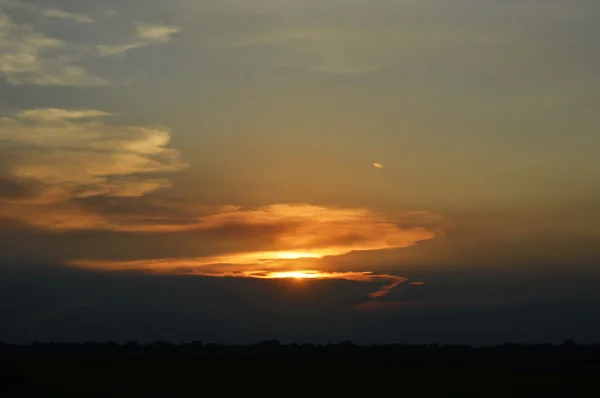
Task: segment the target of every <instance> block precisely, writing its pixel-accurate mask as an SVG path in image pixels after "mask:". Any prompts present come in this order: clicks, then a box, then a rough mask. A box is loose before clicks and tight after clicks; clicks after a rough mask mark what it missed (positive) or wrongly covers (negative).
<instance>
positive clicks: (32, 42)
mask: <svg viewBox="0 0 600 398" xmlns="http://www.w3.org/2000/svg"><path fill="white" fill-rule="evenodd" d="M78 57H79V56H78V50H77V49H74V48H72V47H71V46H70V45H69V43H67V42H65V41H63V40H59V39H56V38H51V37H47V36H46V35H44V34H43V33H42V32H39V31H37V30H35V29H34V28H33V27H32V26H29V25H25V24H17V23H15V22H14V21H13V20H12V19H11V17H10V16H9V15H8V14H7V13H6V12H4V11H3V9H2V3H0V75H4V77H5V78H6V80H7V81H8V82H9V83H11V84H15V85H18V84H37V85H43V86H55V85H60V86H75V87H89V86H98V85H105V84H107V82H106V81H105V80H104V79H102V78H100V77H97V76H94V75H92V74H91V73H89V72H88V71H87V70H85V69H84V68H83V67H81V66H79V65H77V63H76V62H77V61H78Z"/></svg>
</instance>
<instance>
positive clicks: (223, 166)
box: [0, 0, 600, 344]
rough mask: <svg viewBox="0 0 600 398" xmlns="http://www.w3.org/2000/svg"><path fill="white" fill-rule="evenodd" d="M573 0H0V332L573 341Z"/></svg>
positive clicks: (578, 332)
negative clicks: (450, 0)
mask: <svg viewBox="0 0 600 398" xmlns="http://www.w3.org/2000/svg"><path fill="white" fill-rule="evenodd" d="M599 18H600V3H598V2H597V1H593V0H578V1H565V0H547V1H543V2H542V1H539V0H537V1H536V0H521V1H487V0H456V1H452V2H449V1H445V0H418V1H417V0H402V1H397V0H395V1H392V0H369V1H368V2H367V1H364V0H319V1H317V0H303V1H299V0H171V1H168V2H165V1H158V0H130V1H127V2H125V1H117V0H104V1H67V0H43V1H41V0H18V1H17V0H0V340H4V341H15V342H27V341H32V340H38V341H50V340H52V341H85V340H99V341H107V340H114V341H129V340H137V341H152V340H170V341H181V340H186V341H191V340H201V341H207V342H209V341H210V342H221V343H245V342H255V341H260V340H266V339H279V340H280V341H290V342H291V341H295V342H317V343H320V342H328V341H344V340H352V341H355V342H358V343H382V342H407V343H416V342H418V343H435V342H438V343H467V344H492V343H502V342H508V341H510V342H562V341H564V340H567V339H575V340H577V341H581V342H598V341H599V340H598V339H599V337H598V336H600V316H598V315H597V314H600V311H599V310H600V291H599V290H598V289H597V287H598V283H600V184H598V181H600V157H598V156H597V154H598V152H599V149H600V134H599V130H600V114H599V113H598V111H597V110H598V105H599V100H598V98H600V80H599V79H598V73H597V71H598V70H599V68H600V50H599V49H598V46H597V39H596V35H595V33H596V31H597V26H596V25H597V21H598V20H599Z"/></svg>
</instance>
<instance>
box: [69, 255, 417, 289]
mask: <svg viewBox="0 0 600 398" xmlns="http://www.w3.org/2000/svg"><path fill="white" fill-rule="evenodd" d="M270 254H273V253H270ZM295 255H296V254H294V253H290V254H289V255H284V256H283V257H280V258H284V259H285V260H289V259H291V258H293V257H294V256H295ZM298 255H301V254H298ZM261 257H266V255H265V254H262V255H261V254H256V255H253V256H248V257H244V256H240V257H236V256H235V255H231V256H219V257H207V258H205V259H203V260H194V259H191V260H190V259H187V260H186V259H160V260H136V261H108V260H74V261H71V263H70V264H71V265H72V266H74V267H78V268H84V269H91V270H102V271H143V272H151V273H158V274H169V275H173V274H175V275H177V274H180V275H196V276H205V277H213V278H251V279H327V280H348V281H354V282H363V283H377V282H380V283H384V286H383V287H381V288H380V289H378V290H376V291H374V292H373V293H370V294H369V296H370V297H371V298H373V299H377V298H381V297H385V296H387V295H388V294H389V293H390V292H391V291H392V289H394V288H395V287H396V286H398V285H400V284H401V283H404V282H406V281H408V279H407V278H403V277H400V276H396V275H389V274H375V273H373V272H323V271H318V270H303V269H296V268H294V267H293V266H291V267H289V268H286V265H285V264H284V263H283V264H282V263H277V264H276V266H275V267H274V268H275V270H274V269H273V268H271V269H250V270H240V271H224V272H219V271H212V272H206V271H205V270H204V269H203V266H207V265H211V264H212V265H214V264H213V263H214V262H215V261H225V262H230V265H235V262H237V264H238V265H244V264H248V265H250V264H249V263H250V261H251V260H256V259H260V258H261ZM258 261H261V260H258ZM231 262H233V264H231ZM217 265H219V264H217ZM259 265H260V264H259ZM217 268H218V267H217ZM252 268H256V267H252Z"/></svg>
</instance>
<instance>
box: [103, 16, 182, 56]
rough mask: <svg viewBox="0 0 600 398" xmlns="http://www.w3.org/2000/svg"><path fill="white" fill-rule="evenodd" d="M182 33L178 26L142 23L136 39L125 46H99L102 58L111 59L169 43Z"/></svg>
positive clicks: (138, 26)
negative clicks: (134, 50) (137, 49)
mask: <svg viewBox="0 0 600 398" xmlns="http://www.w3.org/2000/svg"><path fill="white" fill-rule="evenodd" d="M179 32H181V28H179V27H176V26H168V25H158V24H147V23H140V24H138V25H137V27H136V39H135V40H133V41H131V42H129V43H124V44H116V45H98V46H97V47H96V48H97V50H98V54H99V55H100V56H101V57H109V56H113V55H118V54H122V53H125V52H127V51H130V50H133V49H136V48H143V47H147V46H152V45H157V44H163V43H168V42H169V41H171V39H172V38H173V36H175V35H176V34H178V33H179Z"/></svg>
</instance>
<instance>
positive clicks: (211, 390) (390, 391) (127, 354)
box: [0, 341, 600, 398]
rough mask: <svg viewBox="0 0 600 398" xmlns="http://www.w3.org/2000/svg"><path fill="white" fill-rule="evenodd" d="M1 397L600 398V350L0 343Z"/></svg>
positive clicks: (572, 347)
mask: <svg viewBox="0 0 600 398" xmlns="http://www.w3.org/2000/svg"><path fill="white" fill-rule="evenodd" d="M0 366H1V368H0V370H1V373H0V396H1V397H28V396H37V397H64V396H80V397H92V396H93V397H137V396H162V397H174V396H186V397H187V396H214V395H230V394H240V393H242V394H246V395H255V394H256V393H259V394H261V395H263V396H264V395H300V394H303V395H305V394H306V393H309V394H312V395H332V394H333V395H335V396H338V395H352V396H354V395H358V394H360V395H364V394H369V395H393V396H403V395H408V394H415V393H416V394H418V395H417V396H419V397H429V396H431V397H433V396H441V397H463V396H476V397H507V398H508V397H515V396H519V397H538V396H539V397H597V396H600V345H588V346H581V345H577V344H575V343H572V342H567V343H565V344H562V345H558V346H557V345H516V344H505V345H500V346H493V347H481V348H473V347H469V346H440V345H419V346H417V345H380V346H358V345H354V344H351V343H341V344H329V345H295V344H293V345H282V344H279V343H277V342H275V341H271V342H263V343H259V344H254V345H248V346H222V345H213V344H202V343H189V344H168V343H160V342H158V343H152V344H147V345H139V344H137V343H129V344H125V345H118V344H114V343H84V344H59V343H46V344H41V343H34V344H31V345H27V346H17V345H10V344H2V343H0Z"/></svg>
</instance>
